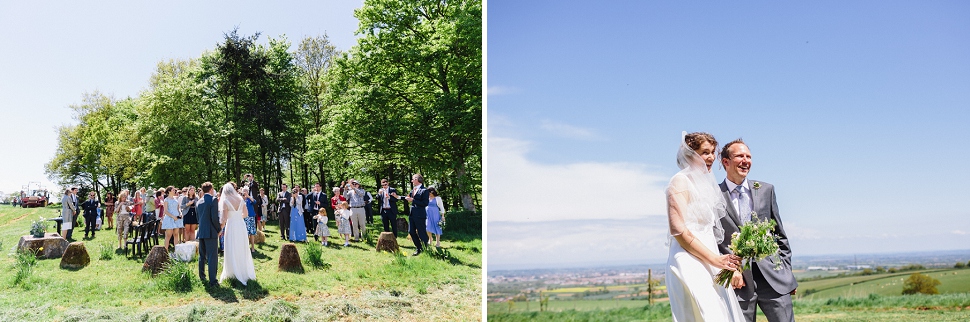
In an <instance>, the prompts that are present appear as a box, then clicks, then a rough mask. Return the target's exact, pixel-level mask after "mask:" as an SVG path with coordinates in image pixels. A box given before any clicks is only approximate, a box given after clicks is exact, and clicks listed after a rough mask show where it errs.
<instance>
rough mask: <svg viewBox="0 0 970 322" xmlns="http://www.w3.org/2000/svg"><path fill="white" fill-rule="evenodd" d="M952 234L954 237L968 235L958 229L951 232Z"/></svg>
mask: <svg viewBox="0 0 970 322" xmlns="http://www.w3.org/2000/svg"><path fill="white" fill-rule="evenodd" d="M952 233H953V234H954V235H968V234H970V233H967V232H965V231H962V230H959V229H957V230H954V231H952Z"/></svg>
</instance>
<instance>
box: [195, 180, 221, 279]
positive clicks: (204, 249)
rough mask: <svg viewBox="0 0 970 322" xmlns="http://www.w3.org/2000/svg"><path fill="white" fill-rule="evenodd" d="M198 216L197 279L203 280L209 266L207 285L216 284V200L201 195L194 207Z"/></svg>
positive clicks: (217, 224) (217, 210) (217, 219)
mask: <svg viewBox="0 0 970 322" xmlns="http://www.w3.org/2000/svg"><path fill="white" fill-rule="evenodd" d="M195 210H196V213H197V215H198V216H199V231H198V232H197V233H196V238H198V239H199V278H202V279H203V280H205V266H206V265H207V264H208V266H209V284H216V283H218V282H217V280H216V272H217V271H218V270H219V267H218V266H219V248H218V247H219V231H220V230H221V229H222V225H221V224H220V223H219V206H218V205H217V204H216V199H215V198H213V197H212V196H211V195H209V194H203V195H202V198H200V199H199V202H198V205H196V207H195Z"/></svg>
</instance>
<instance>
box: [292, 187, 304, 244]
mask: <svg viewBox="0 0 970 322" xmlns="http://www.w3.org/2000/svg"><path fill="white" fill-rule="evenodd" d="M290 209H291V210H290V241H299V242H305V241H306V224H304V223H303V195H301V194H300V188H293V197H290Z"/></svg>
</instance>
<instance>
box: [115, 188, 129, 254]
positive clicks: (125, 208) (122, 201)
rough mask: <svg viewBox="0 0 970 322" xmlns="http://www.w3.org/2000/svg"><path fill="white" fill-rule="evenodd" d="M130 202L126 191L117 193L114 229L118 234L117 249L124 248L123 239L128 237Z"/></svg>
mask: <svg viewBox="0 0 970 322" xmlns="http://www.w3.org/2000/svg"><path fill="white" fill-rule="evenodd" d="M132 206H133V205H132V202H131V201H130V200H128V189H125V190H121V192H120V193H118V201H117V202H115V214H117V215H118V216H117V217H116V218H115V221H116V222H115V225H117V228H115V229H116V230H115V231H117V232H118V249H122V248H124V247H125V238H127V237H128V229H129V228H131V207H132Z"/></svg>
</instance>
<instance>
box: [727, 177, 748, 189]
mask: <svg viewBox="0 0 970 322" xmlns="http://www.w3.org/2000/svg"><path fill="white" fill-rule="evenodd" d="M724 182H726V183H727V187H728V191H734V188H737V187H738V185H736V184H734V182H732V181H731V180H728V179H724ZM741 185H742V186H744V188H745V189H748V190H751V188H750V186H751V185H749V184H748V178H744V181H741Z"/></svg>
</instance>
